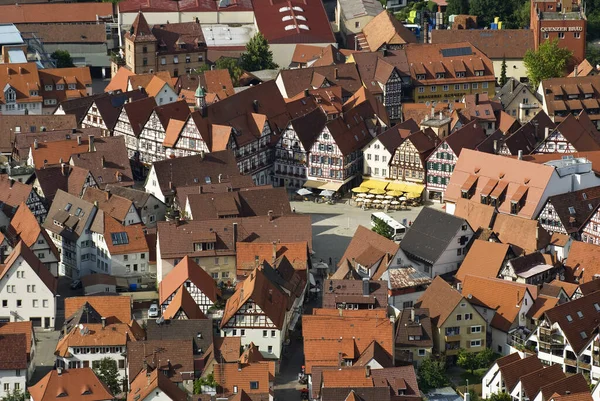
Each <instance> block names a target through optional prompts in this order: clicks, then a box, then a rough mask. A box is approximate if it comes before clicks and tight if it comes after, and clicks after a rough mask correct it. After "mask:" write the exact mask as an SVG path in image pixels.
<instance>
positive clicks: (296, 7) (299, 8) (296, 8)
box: [292, 6, 304, 13]
mask: <svg viewBox="0 0 600 401" xmlns="http://www.w3.org/2000/svg"><path fill="white" fill-rule="evenodd" d="M292 10H294V11H299V12H301V13H303V12H304V10H303V9H302V8H301V7H298V6H294V7H292Z"/></svg>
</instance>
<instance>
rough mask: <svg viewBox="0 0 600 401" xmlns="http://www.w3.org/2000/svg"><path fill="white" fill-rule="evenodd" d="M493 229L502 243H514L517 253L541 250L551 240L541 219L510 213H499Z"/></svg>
mask: <svg viewBox="0 0 600 401" xmlns="http://www.w3.org/2000/svg"><path fill="white" fill-rule="evenodd" d="M492 231H493V233H494V234H496V236H497V237H498V239H499V240H500V241H501V242H502V243H504V244H510V245H512V246H513V250H514V251H515V252H516V253H521V252H522V251H525V252H535V251H538V250H541V249H543V248H545V247H546V246H547V245H548V243H549V241H550V235H549V234H548V232H547V231H546V230H545V229H544V228H543V227H542V226H541V224H540V222H539V221H537V220H529V219H526V218H522V217H519V216H514V215H510V214H503V213H498V214H497V215H496V219H495V220H494V225H493V227H492Z"/></svg>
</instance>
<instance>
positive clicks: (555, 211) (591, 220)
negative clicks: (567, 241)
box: [538, 187, 600, 245]
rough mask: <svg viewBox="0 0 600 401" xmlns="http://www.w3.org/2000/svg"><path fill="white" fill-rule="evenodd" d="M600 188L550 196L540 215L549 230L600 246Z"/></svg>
mask: <svg viewBox="0 0 600 401" xmlns="http://www.w3.org/2000/svg"><path fill="white" fill-rule="evenodd" d="M599 207H600V187H592V188H586V189H582V190H579V191H573V192H567V193H564V194H560V195H554V196H551V197H549V198H548V200H547V201H546V204H545V205H544V208H543V209H542V211H541V212H540V214H539V216H538V220H539V222H540V224H541V225H542V227H544V228H545V229H546V230H547V231H549V232H556V233H561V234H567V235H569V236H571V237H573V238H574V239H576V240H581V241H583V242H588V243H591V244H596V245H600V211H599Z"/></svg>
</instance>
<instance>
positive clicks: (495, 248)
mask: <svg viewBox="0 0 600 401" xmlns="http://www.w3.org/2000/svg"><path fill="white" fill-rule="evenodd" d="M509 250H510V246H509V245H508V244H499V243H496V242H489V241H482V240H475V241H473V243H472V244H471V248H470V249H469V252H468V253H467V256H466V257H465V260H463V262H462V263H461V264H460V268H459V269H458V271H457V272H456V279H457V280H460V281H463V280H464V279H465V276H467V275H472V276H478V277H485V278H496V277H498V275H499V274H500V271H501V270H502V267H503V265H504V261H505V260H506V259H507V257H508V254H509Z"/></svg>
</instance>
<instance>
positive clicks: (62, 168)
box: [60, 161, 67, 176]
mask: <svg viewBox="0 0 600 401" xmlns="http://www.w3.org/2000/svg"><path fill="white" fill-rule="evenodd" d="M60 173H61V174H62V175H63V176H66V175H67V163H63V162H62V161H61V163H60Z"/></svg>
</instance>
